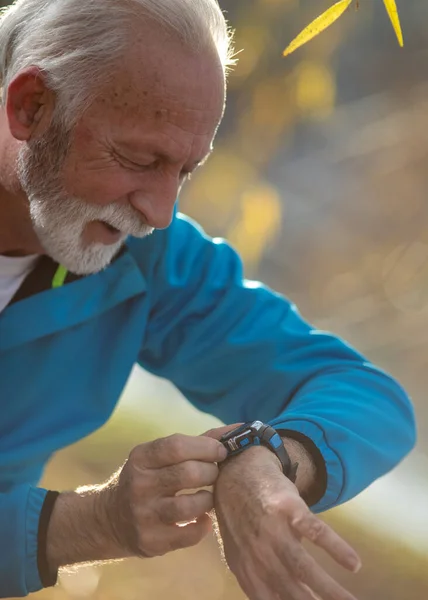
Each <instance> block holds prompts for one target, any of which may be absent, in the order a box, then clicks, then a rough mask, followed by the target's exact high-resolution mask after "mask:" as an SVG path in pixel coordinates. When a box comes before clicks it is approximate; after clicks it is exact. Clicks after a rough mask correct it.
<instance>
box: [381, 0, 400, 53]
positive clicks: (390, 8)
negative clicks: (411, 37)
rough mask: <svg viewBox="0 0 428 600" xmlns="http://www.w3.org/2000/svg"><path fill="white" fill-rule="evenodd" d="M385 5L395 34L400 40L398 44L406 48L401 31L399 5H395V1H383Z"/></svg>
mask: <svg viewBox="0 0 428 600" xmlns="http://www.w3.org/2000/svg"><path fill="white" fill-rule="evenodd" d="M383 3H384V4H385V8H386V12H387V13H388V15H389V18H390V19H391V23H392V26H393V27H394V31H395V34H396V36H397V39H398V43H399V44H400V46H401V47H403V46H404V41H403V32H402V31H401V24H400V18H399V16H398V10H397V5H396V4H395V0H383Z"/></svg>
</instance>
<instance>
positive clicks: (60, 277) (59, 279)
mask: <svg viewBox="0 0 428 600" xmlns="http://www.w3.org/2000/svg"><path fill="white" fill-rule="evenodd" d="M67 275H68V271H67V269H66V268H65V267H63V266H62V265H59V266H58V269H57V270H56V273H55V275H54V278H53V279H52V287H53V288H54V289H56V288H60V287H62V286H63V285H64V282H65V278H66V277H67Z"/></svg>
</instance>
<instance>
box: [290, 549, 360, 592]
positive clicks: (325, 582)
mask: <svg viewBox="0 0 428 600" xmlns="http://www.w3.org/2000/svg"><path fill="white" fill-rule="evenodd" d="M290 546H291V545H290ZM284 560H285V562H286V564H287V567H288V569H289V571H290V573H291V576H292V577H293V579H295V580H297V581H298V582H300V583H304V584H306V585H307V586H309V588H310V589H311V590H313V591H314V592H315V593H317V594H319V595H320V596H321V598H323V600H356V599H355V597H354V596H353V595H352V594H351V593H350V592H348V591H347V590H345V589H344V588H343V587H342V586H341V585H339V584H338V583H337V581H335V580H334V579H333V578H332V577H330V575H328V573H326V572H325V571H324V570H323V569H322V568H321V567H320V566H319V564H318V563H317V562H316V561H315V560H314V559H313V558H312V556H310V555H309V554H308V553H307V552H306V550H304V548H303V547H302V546H301V545H300V544H299V543H298V542H295V543H294V544H293V547H289V548H288V549H287V552H286V555H285V558H284Z"/></svg>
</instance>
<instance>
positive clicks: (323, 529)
mask: <svg viewBox="0 0 428 600" xmlns="http://www.w3.org/2000/svg"><path fill="white" fill-rule="evenodd" d="M291 525H292V527H293V529H294V530H295V531H296V532H297V533H298V534H299V535H301V536H303V537H305V538H307V539H308V540H310V541H311V542H312V543H313V544H315V545H316V546H319V547H320V548H323V550H325V551H326V552H328V554H330V556H331V557H332V558H334V560H335V561H336V562H338V563H339V564H340V565H342V567H344V568H345V569H349V570H350V571H353V572H354V573H356V572H357V571H359V569H360V568H361V559H360V557H359V556H358V554H357V553H356V552H355V550H354V549H353V548H352V547H351V546H350V545H349V544H348V543H347V542H345V540H343V539H342V538H341V537H340V536H339V535H338V534H337V533H336V532H335V531H334V530H333V529H332V528H331V527H329V526H328V525H327V523H324V521H321V520H320V519H318V518H317V517H316V516H315V515H314V514H313V513H311V512H310V511H309V510H307V512H304V513H303V512H302V514H301V515H300V516H298V517H296V518H295V519H293V520H292V522H291Z"/></svg>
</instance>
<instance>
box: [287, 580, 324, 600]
mask: <svg viewBox="0 0 428 600" xmlns="http://www.w3.org/2000/svg"><path fill="white" fill-rule="evenodd" d="M277 592H278V593H277V597H278V600H318V598H317V597H316V596H315V595H314V594H313V593H312V591H311V590H310V589H309V588H308V587H307V586H306V585H305V584H303V583H301V582H300V581H297V580H295V579H293V578H292V577H290V578H289V579H288V581H287V586H286V587H284V586H283V585H281V587H280V588H279V589H278V590H277Z"/></svg>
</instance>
